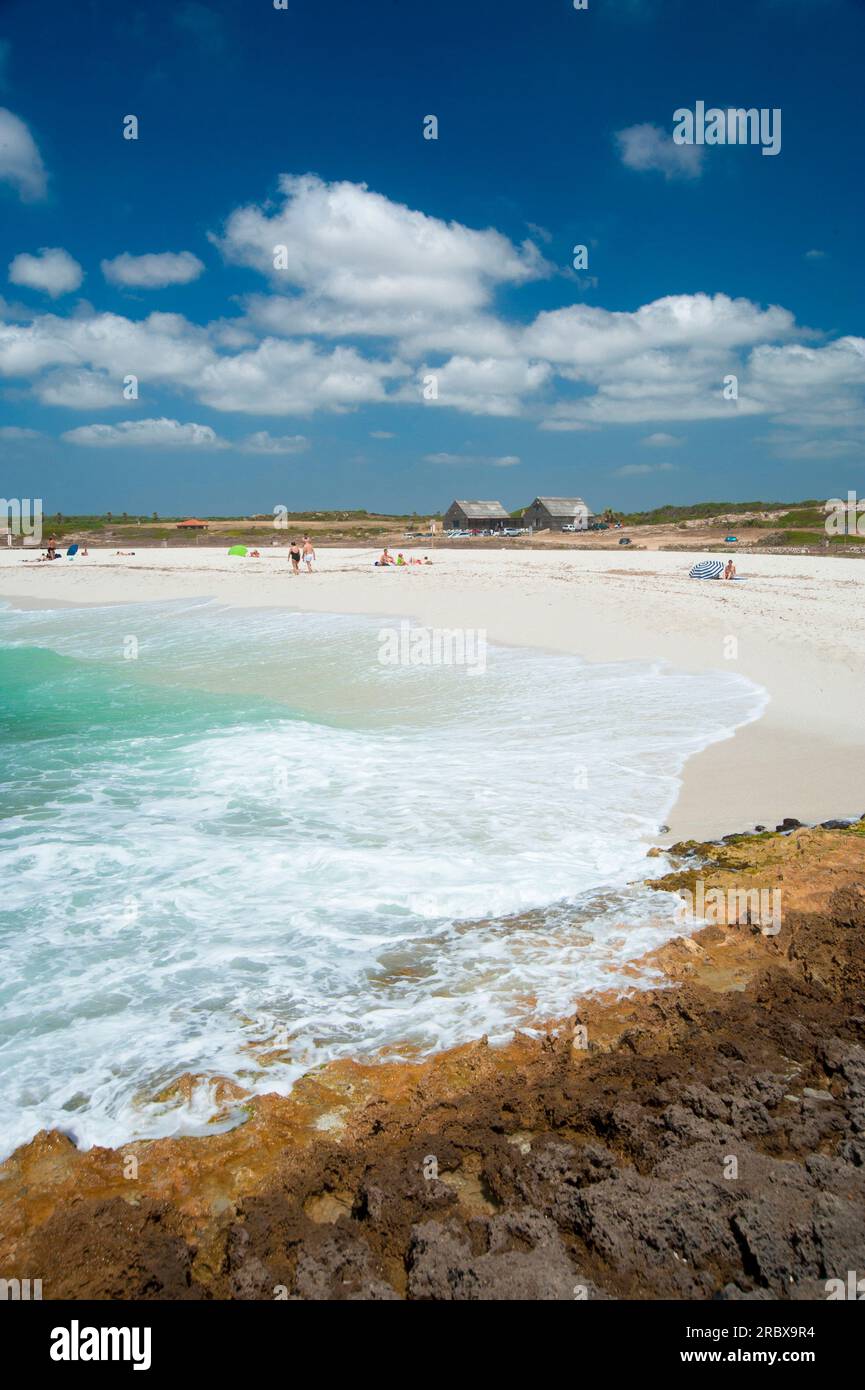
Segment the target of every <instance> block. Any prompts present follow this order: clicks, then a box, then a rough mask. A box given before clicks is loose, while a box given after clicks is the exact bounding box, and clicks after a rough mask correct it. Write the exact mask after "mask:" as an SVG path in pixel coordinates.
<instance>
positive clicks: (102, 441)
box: [61, 419, 228, 449]
mask: <svg viewBox="0 0 865 1390" xmlns="http://www.w3.org/2000/svg"><path fill="white" fill-rule="evenodd" d="M61 438H62V439H64V440H65V441H66V443H67V444H87V445H91V446H95V447H97V448H109V447H110V448H116V447H118V446H121V447H123V448H162V449H225V448H227V447H228V446H227V444H226V442H225V440H224V439H220V437H219V435H218V434H217V433H216V432H215V430H212V429H211V428H210V426H209V425H194V424H189V425H182V424H181V423H180V421H179V420H167V419H161V420H124V421H123V423H122V424H120V425H79V426H78V428H77V429H74V430H67V431H66V433H65V434H63V435H61Z"/></svg>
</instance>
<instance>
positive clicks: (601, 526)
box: [589, 521, 609, 531]
mask: <svg viewBox="0 0 865 1390" xmlns="http://www.w3.org/2000/svg"><path fill="white" fill-rule="evenodd" d="M589 530H590V531H607V530H609V527H608V526H607V523H606V522H605V521H593V522H592V523H591V525H590V526H589Z"/></svg>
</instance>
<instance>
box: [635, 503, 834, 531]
mask: <svg viewBox="0 0 865 1390" xmlns="http://www.w3.org/2000/svg"><path fill="white" fill-rule="evenodd" d="M820 507H821V504H820V502H818V501H808V502H692V503H690V504H689V505H688V506H673V505H672V504H668V505H667V506H664V507H655V508H654V510H652V511H650V512H625V513H621V514H620V520H621V521H623V522H624V523H625V524H626V525H628V526H661V525H668V526H670V525H674V524H675V523H676V522H678V521H699V520H702V519H704V518H709V519H711V518H712V517H716V516H717V517H721V516H737V515H739V514H740V513H741V512H784V513H787V512H791V511H792V510H793V509H794V508H795V509H797V510H799V509H802V508H813V509H815V515H816V509H818V508H820ZM809 514H810V513H809ZM779 520H780V518H777V519H776V520H774V521H768V520H766V521H763V522H754V523H753V524H754V525H765V526H777V525H778V521H779ZM819 524H820V525H821V526H822V525H823V512H822V510H821V511H820V522H819Z"/></svg>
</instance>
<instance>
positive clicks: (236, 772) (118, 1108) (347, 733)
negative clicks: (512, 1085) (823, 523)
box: [0, 602, 763, 1152]
mask: <svg viewBox="0 0 865 1390" xmlns="http://www.w3.org/2000/svg"><path fill="white" fill-rule="evenodd" d="M382 629H383V624H382V622H381V621H380V620H371V619H362V618H355V617H352V618H347V617H346V618H344V617H337V616H334V617H326V616H325V617H322V616H319V615H315V616H310V615H304V614H297V613H280V612H275V611H273V610H269V611H267V612H248V611H242V610H237V609H227V608H224V607H222V606H220V605H218V604H215V603H208V602H201V603H195V604H189V603H170V604H164V603H163V604H142V605H134V606H133V605H129V606H127V605H117V606H114V607H108V608H87V609H64V610H62V611H40V610H32V611H26V612H18V611H15V610H13V609H11V608H5V609H2V610H0V738H2V749H3V756H2V774H0V777H2V807H3V825H2V835H0V869H2V884H3V891H2V895H0V1134H2V1146H3V1151H4V1152H8V1151H10V1150H11V1149H12V1148H14V1147H15V1146H16V1145H17V1144H19V1143H21V1142H23V1141H25V1140H27V1139H29V1138H30V1137H32V1135H33V1134H34V1133H35V1132H36V1131H37V1130H39V1129H40V1128H43V1127H50V1126H55V1127H59V1128H61V1129H63V1130H65V1131H67V1132H68V1133H70V1134H71V1135H72V1136H73V1137H74V1138H75V1139H76V1141H77V1142H79V1143H81V1144H86V1145H89V1144H92V1143H97V1142H98V1143H106V1144H109V1143H110V1144H117V1143H121V1142H122V1141H123V1140H125V1139H128V1138H130V1137H133V1136H142V1135H161V1134H167V1133H197V1132H201V1131H202V1130H203V1129H204V1128H205V1127H206V1126H207V1123H208V1120H209V1119H210V1117H211V1115H212V1114H213V1111H214V1108H215V1107H214V1104H213V1098H212V1090H211V1087H210V1085H209V1084H208V1081H207V1078H208V1077H213V1076H217V1075H220V1076H225V1075H227V1076H233V1077H236V1078H239V1079H241V1080H242V1082H243V1084H244V1085H246V1086H247V1087H249V1088H250V1089H253V1090H259V1091H266V1090H287V1089H288V1088H289V1087H290V1086H291V1084H292V1082H293V1081H294V1080H295V1079H296V1078H297V1076H299V1075H300V1074H302V1073H303V1072H304V1071H306V1070H307V1069H309V1067H311V1066H315V1065H318V1064H320V1063H322V1062H326V1061H328V1060H329V1059H331V1058H334V1057H339V1056H346V1055H351V1056H369V1055H371V1054H380V1055H391V1056H398V1055H401V1049H403V1050H404V1049H406V1048H411V1049H412V1051H413V1054H414V1050H415V1049H420V1050H421V1051H422V1052H426V1051H432V1050H435V1049H439V1048H443V1047H446V1046H450V1045H452V1044H454V1043H457V1042H462V1041H466V1040H468V1039H470V1038H473V1037H478V1036H480V1035H481V1034H483V1033H487V1034H488V1035H489V1036H490V1038H491V1040H493V1041H495V1040H499V1039H503V1038H505V1037H507V1036H508V1035H509V1034H510V1033H511V1032H512V1030H513V1029H514V1028H515V1027H517V1026H524V1027H525V1026H528V1027H531V1026H532V1024H533V1023H537V1022H539V1021H540V1020H542V1019H544V1018H548V1017H550V1016H555V1015H561V1014H564V1013H567V1012H568V1011H569V1009H571V1008H572V1007H573V1002H574V1000H575V998H576V997H577V996H578V995H579V994H580V993H582V992H584V991H586V990H588V989H592V988H595V987H604V988H609V987H610V986H611V985H615V984H616V983H617V982H622V983H624V977H623V976H622V975H621V973H620V972H621V967H622V966H623V965H624V964H625V963H626V962H627V961H629V960H632V959H634V958H635V957H636V956H638V955H640V954H641V953H642V952H644V951H645V950H646V949H647V947H649V946H652V945H655V944H658V943H659V941H660V940H662V939H664V936H665V935H667V936H669V935H672V934H673V933H674V922H673V917H672V910H671V900H668V899H667V898H666V895H658V894H653V893H651V892H649V891H648V890H646V889H645V888H644V887H641V886H639V884H640V880H642V879H644V878H646V877H647V876H648V875H649V873H650V872H661V871H663V861H658V860H652V861H648V862H647V861H646V860H645V851H646V848H647V846H648V845H649V844H650V843H652V839H653V836H655V835H656V833H657V828H658V825H659V823H660V822H661V821H663V820H664V818H665V816H666V814H667V813H668V812H669V809H670V807H671V806H672V804H673V801H674V800H675V797H676V794H677V791H678V784H679V782H678V779H679V774H680V772H681V769H682V767H683V765H684V762H685V760H686V759H687V757H688V756H690V755H691V754H693V753H694V752H696V751H698V750H699V749H701V748H703V747H705V746H706V745H707V744H708V743H710V742H713V741H715V740H717V739H720V738H724V737H728V736H729V735H730V734H731V733H732V731H733V730H734V729H735V728H736V727H737V726H738V725H740V724H742V723H743V722H746V721H747V720H749V719H753V718H755V717H757V716H758V715H759V713H760V711H761V709H762V707H763V696H762V694H761V692H760V691H759V690H758V689H757V688H756V687H754V686H753V685H752V684H750V683H749V682H747V681H745V680H743V679H742V678H740V677H738V676H735V675H733V674H727V673H715V674H712V675H694V674H686V673H682V672H676V671H672V670H670V669H669V668H664V667H662V666H660V665H650V664H638V663H627V664H617V665H592V664H588V663H585V662H582V661H580V660H579V659H578V658H575V657H566V656H557V655H550V654H546V653H542V652H528V651H517V650H511V649H497V648H490V649H489V652H488V655H487V666H486V670H485V672H484V673H483V674H482V675H471V674H469V673H468V672H467V670H466V668H465V667H459V666H450V667H448V666H437V667H432V668H431V667H411V666H388V665H383V664H382V663H381V662H380V660H379V653H380V651H381V649H382V636H381V633H382ZM272 1043H275V1044H276V1045H277V1046H279V1047H280V1048H282V1049H283V1053H284V1057H285V1060H284V1061H283V1062H280V1063H278V1064H276V1065H274V1066H269V1067H267V1068H264V1067H260V1066H259V1065H258V1064H257V1062H256V1050H257V1047H256V1045H257V1044H267V1045H268V1046H270V1045H271V1044H272ZM184 1072H191V1073H194V1074H196V1075H200V1076H201V1077H202V1078H203V1080H202V1083H201V1085H200V1086H199V1087H198V1088H197V1089H196V1091H195V1093H194V1095H193V1097H192V1099H191V1100H189V1101H186V1102H183V1103H179V1102H177V1103H172V1102H162V1103H158V1102H157V1101H155V1100H154V1096H155V1095H156V1094H157V1093H158V1092H159V1091H160V1090H161V1089H163V1088H164V1087H166V1086H167V1085H169V1084H170V1082H171V1081H172V1080H174V1079H175V1078H176V1077H177V1076H179V1075H180V1074H182V1073H184Z"/></svg>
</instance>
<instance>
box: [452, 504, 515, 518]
mask: <svg viewBox="0 0 865 1390" xmlns="http://www.w3.org/2000/svg"><path fill="white" fill-rule="evenodd" d="M451 507H459V508H460V509H461V510H462V511H463V512H464V514H465V515H466V516H474V517H477V518H478V520H479V521H482V520H488V519H490V518H494V519H496V520H502V519H504V520H505V521H509V520H510V512H506V511H505V509H504V507H503V506H502V504H501V502H460V501H456V502H451ZM448 511H450V507H449V508H448Z"/></svg>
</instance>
